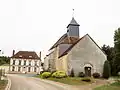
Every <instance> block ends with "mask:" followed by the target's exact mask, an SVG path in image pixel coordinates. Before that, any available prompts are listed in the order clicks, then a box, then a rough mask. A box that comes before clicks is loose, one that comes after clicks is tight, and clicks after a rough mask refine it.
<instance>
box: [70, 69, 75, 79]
mask: <svg viewBox="0 0 120 90" xmlns="http://www.w3.org/2000/svg"><path fill="white" fill-rule="evenodd" d="M74 76H75V75H74V70H73V69H72V70H71V73H70V77H74Z"/></svg>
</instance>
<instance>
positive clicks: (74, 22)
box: [67, 17, 79, 28]
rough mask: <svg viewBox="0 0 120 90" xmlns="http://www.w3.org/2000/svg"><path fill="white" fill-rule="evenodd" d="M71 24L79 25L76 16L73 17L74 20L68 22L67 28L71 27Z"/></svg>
mask: <svg viewBox="0 0 120 90" xmlns="http://www.w3.org/2000/svg"><path fill="white" fill-rule="evenodd" d="M69 25H75V26H79V24H78V23H77V22H76V20H75V19H74V17H73V18H72V20H71V21H70V24H68V26H67V28H68V27H69Z"/></svg>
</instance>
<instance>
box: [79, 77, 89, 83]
mask: <svg viewBox="0 0 120 90" xmlns="http://www.w3.org/2000/svg"><path fill="white" fill-rule="evenodd" d="M81 80H82V81H85V82H91V79H90V78H89V77H85V78H82V79H81Z"/></svg>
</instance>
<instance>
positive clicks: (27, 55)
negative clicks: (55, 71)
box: [11, 51, 40, 59]
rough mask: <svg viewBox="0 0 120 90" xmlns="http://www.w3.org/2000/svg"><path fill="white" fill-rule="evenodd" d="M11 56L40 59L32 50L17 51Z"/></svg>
mask: <svg viewBox="0 0 120 90" xmlns="http://www.w3.org/2000/svg"><path fill="white" fill-rule="evenodd" d="M11 58H22V59H40V58H39V57H38V55H37V54H36V52H34V51H19V52H17V53H16V54H15V55H13V56H12V57H11Z"/></svg>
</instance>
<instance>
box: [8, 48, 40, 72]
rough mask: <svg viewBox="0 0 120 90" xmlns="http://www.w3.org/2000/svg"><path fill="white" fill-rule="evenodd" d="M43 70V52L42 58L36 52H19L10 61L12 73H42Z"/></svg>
mask: <svg viewBox="0 0 120 90" xmlns="http://www.w3.org/2000/svg"><path fill="white" fill-rule="evenodd" d="M40 69H41V52H40V56H39V57H38V55H37V54H36V52H34V51H19V52H17V53H16V54H15V50H13V55H12V57H11V59H10V67H9V71H10V73H37V74H39V73H40V71H41V70H40Z"/></svg>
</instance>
